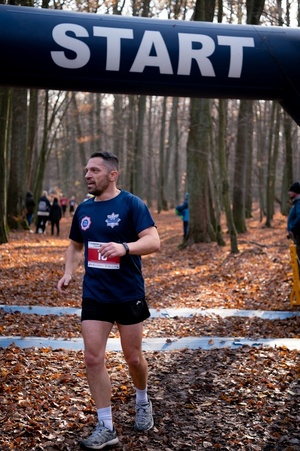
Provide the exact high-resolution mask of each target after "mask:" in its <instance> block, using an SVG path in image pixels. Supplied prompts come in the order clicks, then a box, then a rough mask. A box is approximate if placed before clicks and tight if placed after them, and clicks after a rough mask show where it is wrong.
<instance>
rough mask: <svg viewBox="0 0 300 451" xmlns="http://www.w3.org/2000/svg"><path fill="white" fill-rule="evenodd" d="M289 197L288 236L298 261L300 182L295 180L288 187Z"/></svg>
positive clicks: (299, 255) (299, 250)
mask: <svg viewBox="0 0 300 451" xmlns="http://www.w3.org/2000/svg"><path fill="white" fill-rule="evenodd" d="M289 198H290V200H291V202H292V206H291V209H290V212H289V215H288V220H287V229H288V237H289V238H291V239H292V240H293V241H294V242H295V244H296V248H297V255H298V261H299V259H300V183H299V182H295V183H293V184H292V185H291V186H290V188H289Z"/></svg>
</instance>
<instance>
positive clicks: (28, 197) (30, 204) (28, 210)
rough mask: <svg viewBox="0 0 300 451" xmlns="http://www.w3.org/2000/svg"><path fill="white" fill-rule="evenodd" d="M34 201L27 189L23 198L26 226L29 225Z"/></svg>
mask: <svg viewBox="0 0 300 451" xmlns="http://www.w3.org/2000/svg"><path fill="white" fill-rule="evenodd" d="M34 207H35V201H34V198H33V194H32V192H31V191H27V193H26V198H25V208H26V221H27V224H28V226H29V227H30V226H31V223H32V217H33V213H34Z"/></svg>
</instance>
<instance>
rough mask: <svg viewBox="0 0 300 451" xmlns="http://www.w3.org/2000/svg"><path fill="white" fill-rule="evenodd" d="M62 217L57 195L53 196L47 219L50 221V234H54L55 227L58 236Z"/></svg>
mask: <svg viewBox="0 0 300 451" xmlns="http://www.w3.org/2000/svg"><path fill="white" fill-rule="evenodd" d="M61 217H62V209H61V206H60V205H59V203H58V199H57V197H55V198H54V200H53V204H52V205H51V208H50V215H49V220H50V222H51V235H54V228H55V227H56V235H57V236H59V222H60V220H61Z"/></svg>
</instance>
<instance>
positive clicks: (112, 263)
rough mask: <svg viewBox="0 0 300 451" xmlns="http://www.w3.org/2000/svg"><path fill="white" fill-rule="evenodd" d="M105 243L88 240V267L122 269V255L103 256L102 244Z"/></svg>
mask: <svg viewBox="0 0 300 451" xmlns="http://www.w3.org/2000/svg"><path fill="white" fill-rule="evenodd" d="M102 244H104V243H98V242H96V241H89V242H88V267H89V268H101V269H120V257H110V258H107V257H103V256H102V255H101V246H102Z"/></svg>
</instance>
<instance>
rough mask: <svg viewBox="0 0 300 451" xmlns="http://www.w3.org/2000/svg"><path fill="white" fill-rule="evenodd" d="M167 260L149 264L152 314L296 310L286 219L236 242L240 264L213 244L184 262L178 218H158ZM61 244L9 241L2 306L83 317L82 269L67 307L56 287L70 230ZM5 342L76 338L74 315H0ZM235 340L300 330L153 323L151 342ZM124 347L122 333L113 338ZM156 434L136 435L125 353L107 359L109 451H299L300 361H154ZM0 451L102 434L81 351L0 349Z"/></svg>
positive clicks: (182, 356)
mask: <svg viewBox="0 0 300 451" xmlns="http://www.w3.org/2000/svg"><path fill="white" fill-rule="evenodd" d="M154 216H155V220H156V222H157V225H158V229H159V232H160V236H161V239H162V250H161V252H159V253H158V254H155V255H151V256H147V257H145V258H144V259H143V262H144V275H145V279H146V286H147V300H148V303H149V306H150V307H151V308H157V309H161V308H168V307H173V308H176V307H177V308H179V307H191V308H197V309H207V308H217V307H218V308H235V309H243V310H245V309H246V310H247V309H256V310H283V311H288V310H294V311H300V307H298V306H294V307H291V306H290V292H291V283H292V272H291V267H290V262H289V247H288V246H289V242H288V241H287V239H286V232H285V225H286V218H284V217H281V216H280V215H279V214H277V215H276V217H275V219H274V221H273V227H272V228H265V227H264V226H263V224H262V223H260V222H259V221H258V220H257V219H256V216H255V215H254V218H252V219H250V220H249V221H248V223H247V227H248V231H247V233H245V234H243V235H241V236H240V237H239V249H240V253H239V254H237V255H231V254H230V247H229V242H228V240H229V238H228V236H227V235H226V234H224V238H225V240H226V241H227V245H226V246H225V247H218V246H217V245H216V244H215V243H211V244H199V245H194V246H192V247H190V248H188V249H185V250H179V248H178V245H179V244H180V243H181V236H182V224H181V221H180V220H179V218H178V217H176V216H174V214H173V212H164V213H162V214H160V215H156V214H154ZM61 225H62V236H61V237H60V238H58V239H57V238H52V237H51V236H50V235H49V228H48V230H47V234H46V235H45V236H41V235H36V234H31V233H28V232H18V233H11V235H10V242H9V243H8V244H5V245H2V246H0V304H6V305H32V306H34V305H43V306H72V307H80V285H81V278H82V274H83V269H82V267H81V268H80V270H79V271H78V273H77V275H76V277H75V279H74V281H73V285H72V287H71V289H70V292H69V293H68V295H67V297H63V296H60V295H59V294H58V292H57V290H56V283H57V280H58V279H59V277H60V276H61V274H62V270H63V261H64V253H65V249H66V246H67V244H68V240H67V236H68V228H69V225H70V220H69V219H63V220H62V222H61ZM0 317H1V322H0V335H10V336H17V335H20V336H24V337H25V336H43V337H55V338H58V337H60V338H61V337H63V338H66V339H68V338H73V337H79V336H80V323H79V318H78V317H77V316H75V315H65V316H60V317H59V316H54V315H47V316H38V315H34V314H31V315H25V314H21V313H20V312H16V313H6V312H4V310H3V309H2V310H1V309H0ZM203 335H205V336H208V335H219V336H234V337H248V338H254V339H257V338H259V337H261V338H267V337H274V338H283V337H287V338H299V336H300V319H299V317H292V318H290V319H286V320H263V319H261V318H240V317H227V318H221V317H219V316H217V315H214V316H210V317H208V316H201V315H197V316H195V317H193V318H181V317H175V318H155V319H154V318H153V319H150V320H148V321H147V322H146V324H145V337H185V336H203ZM111 336H114V337H117V336H118V332H117V330H116V329H113V332H112V335H111ZM146 357H147V360H148V363H149V369H150V379H149V393H150V396H151V398H152V400H153V405H154V409H155V427H154V429H153V430H151V431H149V432H147V433H145V434H137V433H135V432H134V431H133V427H132V426H133V416H134V396H133V387H132V384H131V381H130V379H129V377H128V374H127V368H126V364H125V362H124V360H123V357H122V354H121V353H114V352H110V353H108V354H107V365H108V367H109V372H110V374H111V376H112V386H113V408H114V419H115V426H116V428H117V431H118V436H119V440H120V443H119V445H117V446H115V447H111V449H116V450H124V451H127V450H134V451H146V450H149V451H160V450H166V451H169V450H178V451H179V450H194V451H196V450H205V449H207V450H217V449H220V450H265V451H267V450H269V451H271V450H275V451H281V450H282V451H296V450H300V410H299V401H300V383H299V379H300V353H299V352H298V351H290V350H288V349H286V348H277V349H272V348H260V347H259V348H256V347H255V348H250V347H246V346H245V347H242V348H238V349H236V350H231V349H214V350H210V351H203V350H196V351H195V350H183V351H171V352H170V351H168V352H147V353H146ZM0 362H1V369H0V402H1V412H0V422H1V426H0V449H1V450H3V451H9V450H25V449H28V450H49V451H51V450H71V451H73V450H74V451H76V450H78V449H79V441H80V439H81V438H82V437H84V436H86V435H88V434H89V433H90V431H91V429H92V428H93V426H94V422H95V411H94V406H93V402H92V400H91V398H90V395H89V391H88V388H87V383H86V378H85V369H84V364H83V355H82V352H81V351H78V352H77V351H66V350H56V351H54V350H52V349H48V348H41V349H38V348H29V349H20V348H17V347H15V346H14V345H12V346H10V347H9V348H7V349H0Z"/></svg>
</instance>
